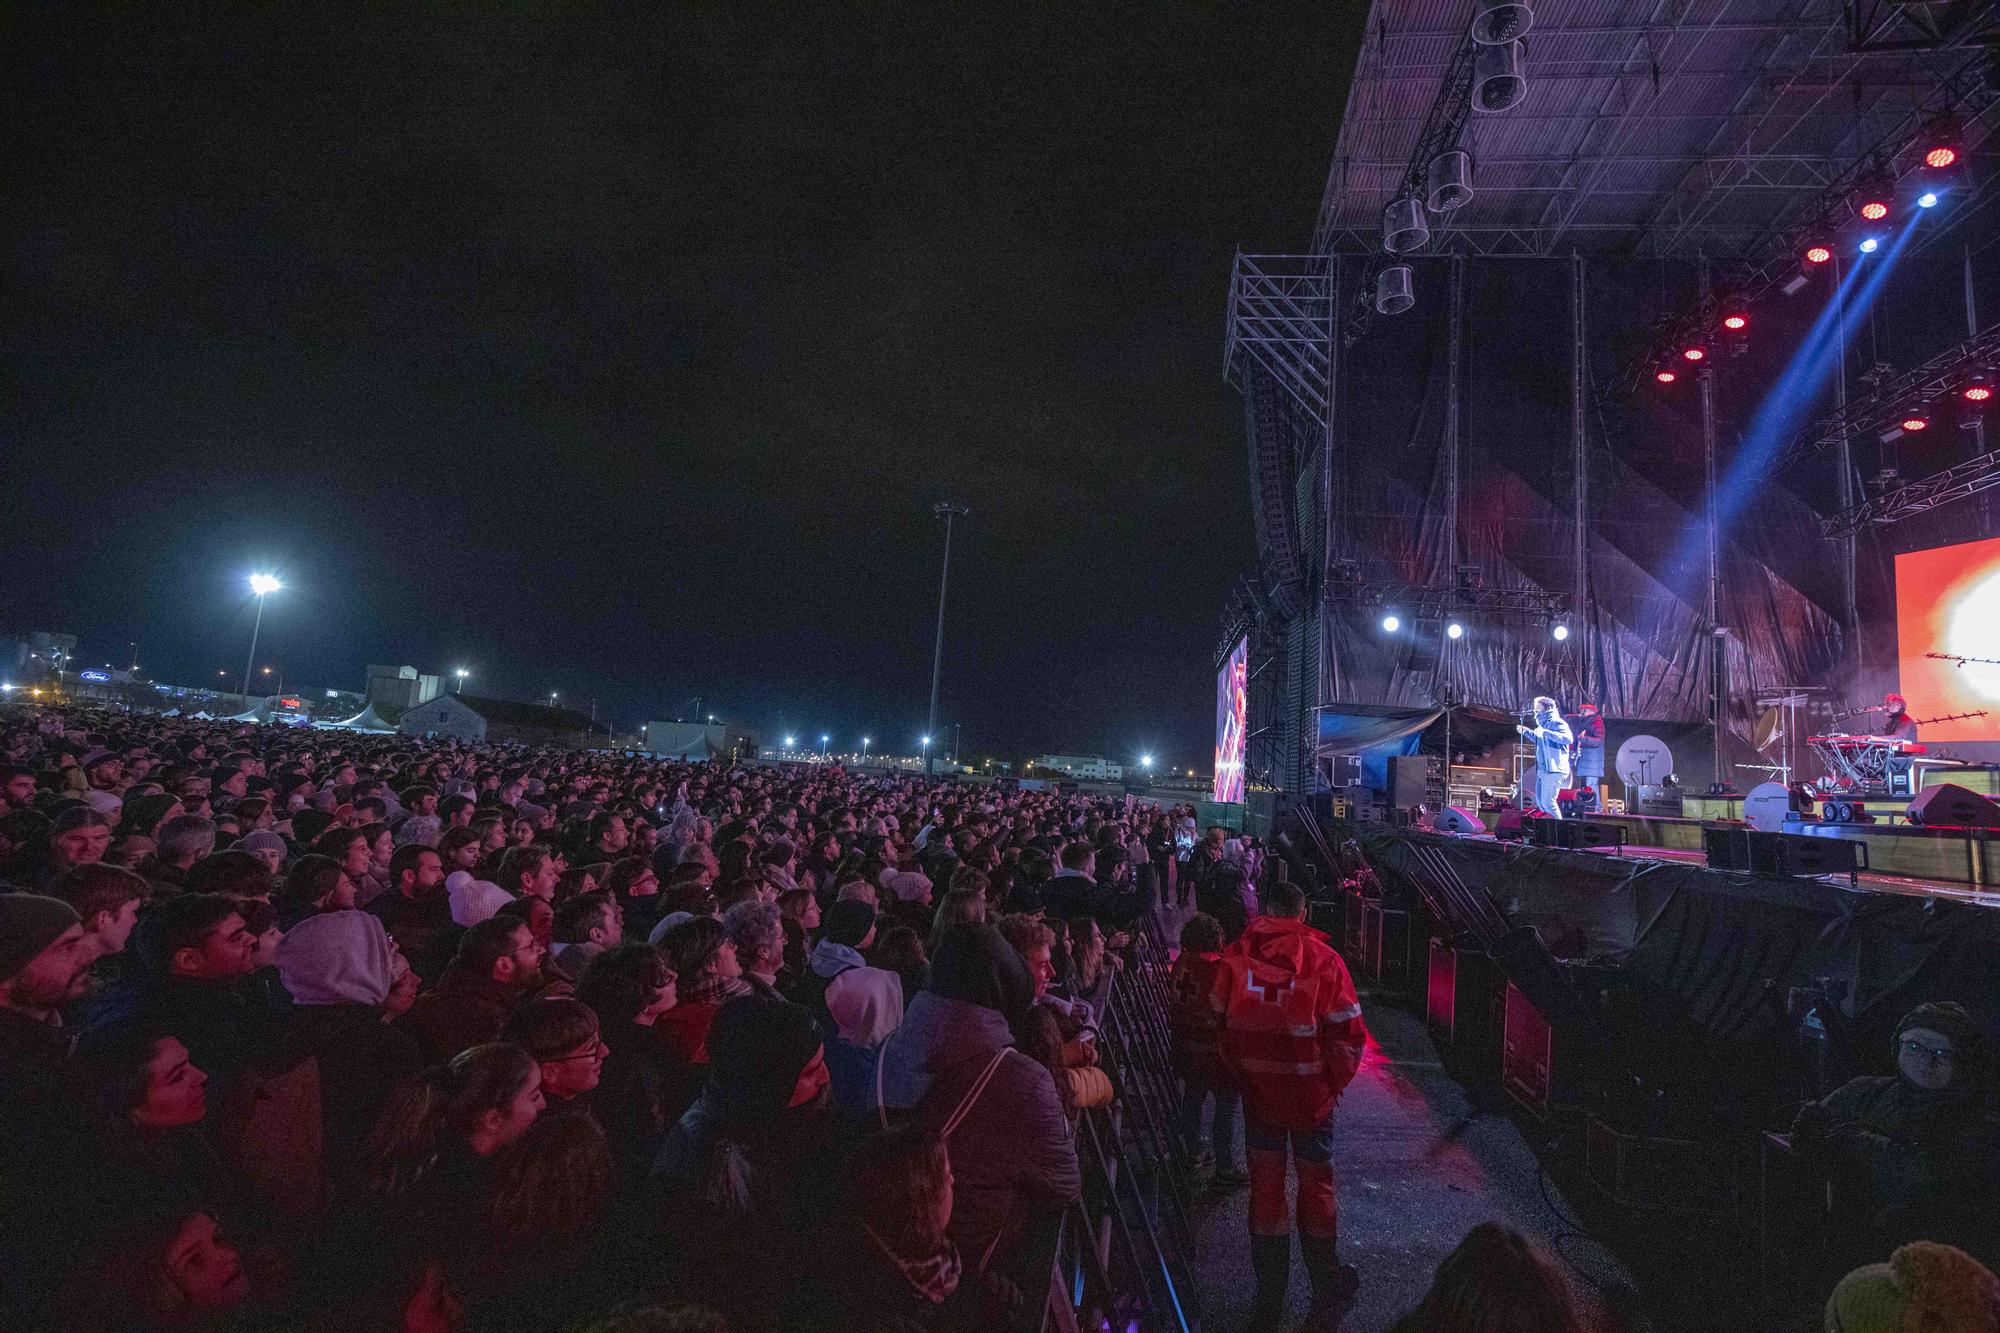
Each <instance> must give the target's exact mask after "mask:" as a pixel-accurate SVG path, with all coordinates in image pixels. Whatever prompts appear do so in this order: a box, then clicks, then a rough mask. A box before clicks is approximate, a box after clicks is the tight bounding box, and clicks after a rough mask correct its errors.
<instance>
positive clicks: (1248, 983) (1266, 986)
mask: <svg viewBox="0 0 2000 1333" xmlns="http://www.w3.org/2000/svg"><path fill="white" fill-rule="evenodd" d="M1244 987H1245V989H1247V990H1251V991H1256V992H1260V993H1262V995H1263V997H1264V1003H1266V1004H1283V1003H1284V1002H1285V997H1286V996H1287V995H1289V994H1291V991H1292V979H1291V978H1290V977H1287V976H1282V975H1281V976H1278V977H1275V978H1273V979H1272V980H1270V981H1259V980H1258V979H1257V974H1256V973H1254V972H1251V973H1247V974H1245V976H1244Z"/></svg>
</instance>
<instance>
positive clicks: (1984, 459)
mask: <svg viewBox="0 0 2000 1333" xmlns="http://www.w3.org/2000/svg"><path fill="white" fill-rule="evenodd" d="M1995 486H2000V452H1994V453H1987V454H1981V455H1980V456H1979V457H1977V458H1973V459H1968V460H1967V461H1965V462H1963V463H1960V464H1959V465H1958V466H1957V467H1952V468H1946V469H1945V470H1944V471H1943V472H1939V473H1936V474H1934V475H1932V476H1928V477H1925V478H1924V479H1923V480H1922V481H1913V482H1911V483H1910V484H1909V485H1907V486H1898V487H1897V488H1896V489H1895V490H1893V491H1885V492H1884V493H1883V494H1881V495H1878V496H1876V497H1875V498H1874V499H1872V500H1867V501H1864V502H1862V503H1861V504H1858V505H1855V506H1854V507H1853V508H1851V509H1843V510H1841V511H1840V512H1839V513H1838V514H1835V515H1833V516H1832V517H1831V518H1824V519H1821V520H1820V525H1819V528H1820V532H1821V533H1822V534H1823V535H1825V536H1827V537H1852V536H1853V535H1855V534H1856V533H1858V532H1860V531H1862V530H1863V529H1865V528H1870V527H1882V526H1885V525H1887V524H1890V523H1899V522H1901V521H1902V520H1904V519H1906V518H1913V517H1915V516H1916V515H1918V514H1925V513H1929V512H1930V511H1931V510H1933V509H1937V508H1939V507H1941V506H1943V505H1948V504H1950V503H1952V502H1953V501H1954V500H1963V499H1964V498H1965V497H1966V496H1968V495H1977V494H1979V493H1980V492H1981V491H1985V490H1991V489H1992V488H1993V487H1995Z"/></svg>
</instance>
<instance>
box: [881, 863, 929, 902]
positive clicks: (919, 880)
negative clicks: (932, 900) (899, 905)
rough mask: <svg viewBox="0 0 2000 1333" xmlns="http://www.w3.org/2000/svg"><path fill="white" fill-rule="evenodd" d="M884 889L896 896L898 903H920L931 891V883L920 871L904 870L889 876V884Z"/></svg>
mask: <svg viewBox="0 0 2000 1333" xmlns="http://www.w3.org/2000/svg"><path fill="white" fill-rule="evenodd" d="M883 887H884V888H886V889H888V891H889V892H890V893H892V894H894V895H895V896H896V901H898V902H904V903H920V902H922V901H923V900H924V896H925V895H926V894H928V893H929V892H930V891H931V882H930V879H929V878H928V877H926V876H925V875H923V874H921V873H920V872H918V871H915V870H904V871H899V872H898V873H896V874H894V875H891V876H889V882H888V883H887V884H886V885H884V886H883Z"/></svg>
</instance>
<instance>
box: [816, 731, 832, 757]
mask: <svg viewBox="0 0 2000 1333" xmlns="http://www.w3.org/2000/svg"><path fill="white" fill-rule="evenodd" d="M832 739H833V738H832V737H831V736H828V735H827V734H826V733H825V732H821V733H820V738H819V757H820V758H822V759H824V758H826V743H827V742H828V741H830V740H832Z"/></svg>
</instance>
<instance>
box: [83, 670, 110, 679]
mask: <svg viewBox="0 0 2000 1333" xmlns="http://www.w3.org/2000/svg"><path fill="white" fill-rule="evenodd" d="M76 674H77V675H79V676H81V677H82V678H83V679H85V680H110V679H111V673H110V672H109V671H79V672H77V673H76Z"/></svg>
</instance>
